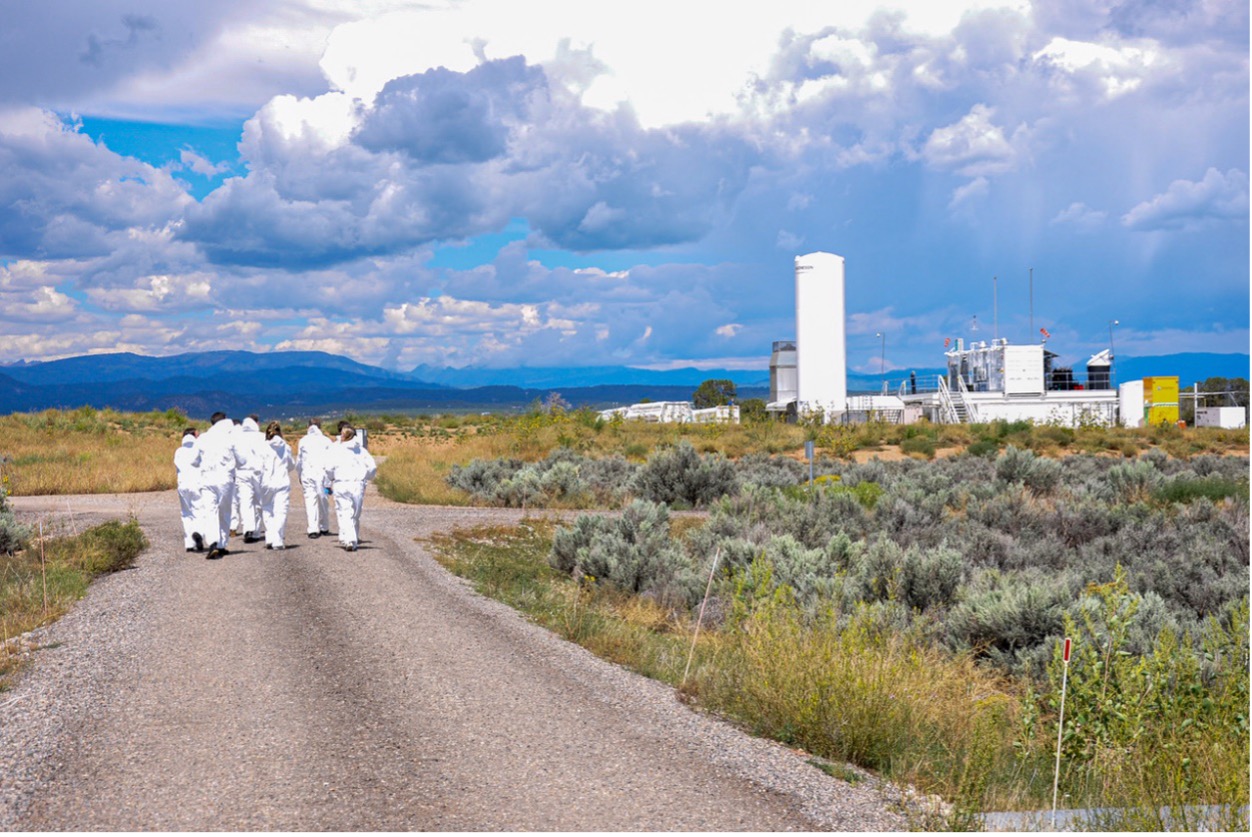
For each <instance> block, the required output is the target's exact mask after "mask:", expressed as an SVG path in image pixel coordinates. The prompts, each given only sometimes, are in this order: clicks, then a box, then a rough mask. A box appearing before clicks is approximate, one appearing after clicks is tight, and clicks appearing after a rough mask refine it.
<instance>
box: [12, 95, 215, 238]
mask: <svg viewBox="0 0 1252 837" xmlns="http://www.w3.org/2000/svg"><path fill="white" fill-rule="evenodd" d="M189 203H191V199H190V198H189V197H188V196H187V195H186V194H185V193H184V192H183V190H182V187H181V186H179V184H178V183H177V182H175V181H174V179H173V178H172V177H171V176H170V174H169V172H166V171H162V170H160V169H157V168H154V167H152V166H149V165H147V164H146V163H141V162H139V161H137V160H134V159H132V158H128V157H121V156H119V155H117V154H114V153H113V152H112V151H109V150H108V149H107V148H105V147H103V146H100V145H97V144H95V143H93V142H92V141H91V140H90V139H89V138H88V137H86V136H83V135H82V134H80V133H78V132H77V131H76V130H75V129H74V128H73V127H72V126H66V125H64V124H62V123H61V121H60V120H59V119H58V118H57V117H56V116H55V115H54V114H51V113H49V112H47V111H43V110H40V109H36V108H24V109H19V110H16V111H8V112H6V113H4V114H3V115H0V256H9V257H17V258H26V257H35V258H57V257H76V256H86V255H98V254H103V253H106V252H108V251H109V249H110V248H111V247H112V246H113V245H114V244H115V243H116V241H117V240H118V239H119V238H122V237H124V236H125V235H126V234H127V232H128V231H129V230H131V229H135V228H144V227H153V226H158V227H159V226H164V225H165V224H167V223H169V222H170V221H171V220H172V219H174V218H177V217H178V215H179V214H180V213H181V212H182V211H183V209H184V208H185V207H186V206H187V205H188V204H189Z"/></svg>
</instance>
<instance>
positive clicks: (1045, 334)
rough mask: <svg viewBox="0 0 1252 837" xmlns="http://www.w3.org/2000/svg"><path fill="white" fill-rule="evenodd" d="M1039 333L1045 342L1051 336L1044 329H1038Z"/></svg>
mask: <svg viewBox="0 0 1252 837" xmlns="http://www.w3.org/2000/svg"><path fill="white" fill-rule="evenodd" d="M1039 333H1040V334H1042V335H1043V339H1044V340H1047V339H1048V338H1049V337H1051V336H1052V335H1051V334H1050V333H1049V332H1048V330H1047V329H1046V328H1041V329H1039Z"/></svg>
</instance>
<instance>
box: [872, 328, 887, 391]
mask: <svg viewBox="0 0 1252 837" xmlns="http://www.w3.org/2000/svg"><path fill="white" fill-rule="evenodd" d="M874 336H875V337H880V338H882V345H881V346H880V347H879V349H878V374H879V375H882V388H883V391H884V392H886V390H887V335H886V333H885V332H882V331H880V332H877V333H876V334H875V335H874Z"/></svg>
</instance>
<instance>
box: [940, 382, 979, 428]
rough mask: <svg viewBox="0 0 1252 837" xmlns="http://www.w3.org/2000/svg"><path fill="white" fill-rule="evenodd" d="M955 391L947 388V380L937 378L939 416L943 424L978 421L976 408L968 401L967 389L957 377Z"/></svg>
mask: <svg viewBox="0 0 1252 837" xmlns="http://www.w3.org/2000/svg"><path fill="white" fill-rule="evenodd" d="M956 381H957V387H958V389H957V391H956V392H955V393H954V392H952V390H951V389H949V388H948V379H947V378H946V377H945V376H943V375H940V376H939V416H940V419H941V420H942V421H943V423H944V424H966V423H968V422H976V421H978V408H977V407H975V406H974V405H973V404H972V403H971V402H970V400H969V398H968V396H969V388H968V387H966V386H965V381H964V379H962V378H960V377H958V378H957V379H956Z"/></svg>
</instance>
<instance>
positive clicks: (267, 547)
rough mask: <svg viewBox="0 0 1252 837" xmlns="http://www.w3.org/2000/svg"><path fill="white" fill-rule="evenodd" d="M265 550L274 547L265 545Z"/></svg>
mask: <svg viewBox="0 0 1252 837" xmlns="http://www.w3.org/2000/svg"><path fill="white" fill-rule="evenodd" d="M265 548H266V549H273V548H274V547H272V546H270V545H269V544H266V545H265Z"/></svg>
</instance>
